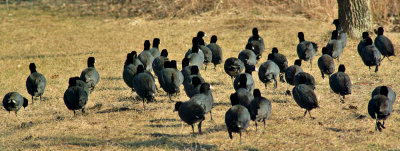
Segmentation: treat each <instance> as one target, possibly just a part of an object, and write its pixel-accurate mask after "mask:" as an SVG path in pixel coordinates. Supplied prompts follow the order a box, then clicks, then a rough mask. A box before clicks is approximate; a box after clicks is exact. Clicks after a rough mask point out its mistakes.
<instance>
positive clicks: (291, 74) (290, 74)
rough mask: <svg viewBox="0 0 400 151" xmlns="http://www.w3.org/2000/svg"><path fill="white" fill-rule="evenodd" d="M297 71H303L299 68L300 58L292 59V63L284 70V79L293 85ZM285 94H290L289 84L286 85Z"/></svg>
mask: <svg viewBox="0 0 400 151" xmlns="http://www.w3.org/2000/svg"><path fill="white" fill-rule="evenodd" d="M299 72H303V69H302V68H301V60H300V59H297V60H296V61H294V65H292V66H290V67H288V68H287V69H286V71H285V80H286V83H287V84H288V85H294V79H295V76H296V74H298V73H299ZM286 94H287V95H290V90H289V86H288V87H287V90H286Z"/></svg>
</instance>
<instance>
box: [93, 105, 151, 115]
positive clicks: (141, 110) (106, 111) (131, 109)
mask: <svg viewBox="0 0 400 151" xmlns="http://www.w3.org/2000/svg"><path fill="white" fill-rule="evenodd" d="M141 107H142V106H141ZM155 110H157V109H156V108H150V109H149V108H146V109H143V108H140V109H135V108H128V107H114V108H111V109H105V110H101V111H98V112H96V113H100V114H103V113H113V112H125V111H136V112H148V111H155Z"/></svg>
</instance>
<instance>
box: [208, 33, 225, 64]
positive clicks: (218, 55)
mask: <svg viewBox="0 0 400 151" xmlns="http://www.w3.org/2000/svg"><path fill="white" fill-rule="evenodd" d="M217 40H218V38H217V36H216V35H213V36H212V37H211V40H210V44H208V45H207V47H208V48H209V49H210V50H211V53H212V60H211V62H212V63H213V64H214V69H215V67H216V66H217V65H219V64H221V63H222V58H223V57H222V56H223V55H222V48H221V47H220V46H219V45H218V44H217Z"/></svg>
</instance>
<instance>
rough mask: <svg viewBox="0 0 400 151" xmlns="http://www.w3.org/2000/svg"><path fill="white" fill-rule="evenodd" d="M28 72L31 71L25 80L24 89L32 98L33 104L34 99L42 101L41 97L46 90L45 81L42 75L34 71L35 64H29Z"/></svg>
mask: <svg viewBox="0 0 400 151" xmlns="http://www.w3.org/2000/svg"><path fill="white" fill-rule="evenodd" d="M29 70H30V71H31V74H30V75H29V76H28V78H27V79H26V89H27V90H28V93H29V94H30V95H31V96H32V103H33V99H34V97H40V100H42V95H43V93H44V90H45V88H46V83H47V81H46V78H45V77H44V76H43V74H41V73H39V72H37V71H36V65H35V63H31V64H29Z"/></svg>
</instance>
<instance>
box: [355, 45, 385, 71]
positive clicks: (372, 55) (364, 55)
mask: <svg viewBox="0 0 400 151" xmlns="http://www.w3.org/2000/svg"><path fill="white" fill-rule="evenodd" d="M358 53H359V54H360V56H361V59H362V61H363V62H364V65H366V66H368V68H369V70H371V66H375V72H378V70H379V66H380V65H381V61H382V59H381V53H380V52H379V50H378V49H377V48H376V47H375V46H374V44H373V43H372V39H371V38H367V39H366V40H365V46H364V48H363V49H361V51H360V52H358Z"/></svg>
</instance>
